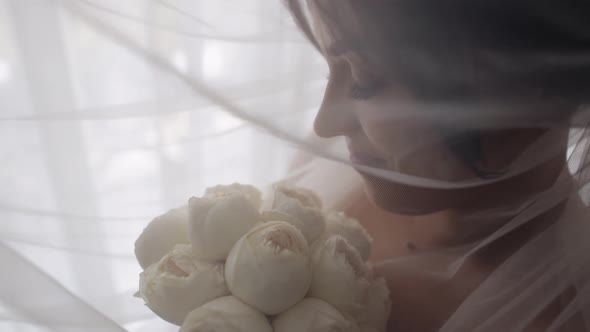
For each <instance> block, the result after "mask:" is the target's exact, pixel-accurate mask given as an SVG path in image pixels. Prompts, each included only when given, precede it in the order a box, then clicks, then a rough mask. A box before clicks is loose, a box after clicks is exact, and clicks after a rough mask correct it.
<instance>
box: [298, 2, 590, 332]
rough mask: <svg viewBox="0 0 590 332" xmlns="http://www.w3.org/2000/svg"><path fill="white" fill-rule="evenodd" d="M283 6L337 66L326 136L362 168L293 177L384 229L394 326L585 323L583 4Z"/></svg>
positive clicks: (562, 326) (380, 240)
mask: <svg viewBox="0 0 590 332" xmlns="http://www.w3.org/2000/svg"><path fill="white" fill-rule="evenodd" d="M287 4H288V7H289V9H290V11H291V13H292V14H293V16H294V18H295V20H296V22H297V23H298V25H299V27H300V28H301V29H302V31H303V32H304V33H305V34H306V35H307V37H308V39H309V40H310V41H311V42H312V43H313V44H314V46H315V47H316V48H317V50H318V51H319V52H320V53H321V54H322V55H323V57H324V58H325V60H326V62H327V63H328V65H329V68H330V75H329V80H328V85H327V88H326V91H325V93H324V99H323V102H322V104H321V107H320V109H319V111H318V114H317V116H316V119H315V126H314V129H315V132H316V134H317V135H318V136H320V137H322V138H333V137H340V136H343V137H345V139H346V143H347V147H348V150H349V152H350V165H351V166H352V167H346V166H342V165H338V164H335V163H330V162H326V161H319V160H317V159H313V158H311V159H309V160H307V161H306V162H302V163H300V164H299V165H298V166H299V167H308V168H307V169H313V170H314V171H313V172H308V173H307V174H305V175H303V176H302V177H299V178H298V182H299V183H300V184H302V185H306V186H310V187H312V188H313V189H315V190H318V191H320V192H322V191H323V194H324V196H325V197H336V195H337V196H338V197H342V199H334V200H333V201H330V204H331V205H333V206H334V207H340V208H343V209H346V210H347V211H348V213H349V214H351V215H353V216H355V217H357V218H359V219H360V220H361V222H362V223H363V224H365V225H366V227H367V228H368V229H369V230H370V231H371V233H372V234H373V236H374V240H375V248H374V252H373V260H374V262H375V268H376V273H378V274H380V275H383V276H385V277H386V279H387V280H388V283H389V287H390V290H391V298H392V302H393V308H392V311H391V316H390V322H389V327H388V330H389V331H395V332H404V331H411V332H427V331H493V332H496V331H588V330H590V284H589V283H588V280H589V279H590V257H589V256H588V255H589V254H588V253H590V251H589V249H590V246H589V245H588V241H587V240H586V236H587V234H590V225H589V220H588V211H587V208H586V203H587V202H588V191H587V188H586V187H585V184H586V182H587V178H588V175H587V174H586V173H587V171H586V170H587V167H588V164H587V162H588V161H587V159H588V158H587V157H588V156H587V149H588V147H587V142H588V140H587V135H588V133H587V130H586V126H587V123H588V119H587V114H586V113H587V112H586V110H585V108H584V106H583V105H584V103H585V102H586V101H587V96H588V92H589V91H587V90H588V86H590V85H589V83H590V62H589V61H588V60H589V59H588V55H587V54H588V53H587V51H588V47H589V46H590V44H589V42H590V39H589V38H590V34H589V33H590V24H589V23H588V22H590V21H588V20H587V14H588V13H590V12H589V10H590V5H589V4H588V3H586V2H583V1H575V0H574V1H566V2H563V1H541V2H539V1H521V0H519V1H512V2H506V1H495V2H491V1H463V0H458V1H451V2H448V1H427V0H417V1H416V0H414V1H403V0H402V1H377V0H366V1H348V0H342V1H334V0H308V1H307V2H300V1H297V0H289V1H287ZM306 163H307V164H306ZM310 165H311V167H310ZM352 169H355V170H356V172H353V171H351V170H352ZM355 173H358V174H359V175H360V177H359V176H358V175H356V174H355ZM343 179H345V180H346V179H348V181H343ZM318 180H320V181H318ZM332 183H333V184H334V185H332ZM327 184H329V186H328V185H327ZM328 187H329V188H328ZM363 189H364V190H363Z"/></svg>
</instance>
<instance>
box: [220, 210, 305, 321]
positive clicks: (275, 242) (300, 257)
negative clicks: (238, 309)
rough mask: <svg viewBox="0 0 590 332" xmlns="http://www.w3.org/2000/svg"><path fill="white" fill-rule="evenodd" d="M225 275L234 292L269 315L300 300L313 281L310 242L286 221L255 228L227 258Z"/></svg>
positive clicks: (273, 222)
mask: <svg viewBox="0 0 590 332" xmlns="http://www.w3.org/2000/svg"><path fill="white" fill-rule="evenodd" d="M225 278H226V280H227V285H228V288H229V289H230V291H231V292H232V294H234V295H235V296H236V297H238V298H240V299H241V300H242V301H244V302H246V303H248V304H249V305H251V306H253V307H254V308H257V309H258V310H260V311H262V312H263V313H265V314H267V315H275V314H278V313H280V312H282V311H284V310H286V309H288V308H290V307H291V306H293V305H294V304H295V303H297V302H298V301H300V300H301V299H302V298H303V297H304V296H305V294H306V293H307V290H308V289H309V283H310V282H311V264H310V260H309V249H308V247H307V242H306V241H305V238H304V237H303V235H302V234H301V232H300V231H299V230H298V229H297V228H295V226H293V225H290V224H288V223H286V222H283V221H270V222H267V223H264V224H260V225H259V226H257V227H255V228H254V229H252V230H251V231H250V232H248V233H247V234H246V235H245V236H244V237H242V238H241V239H240V241H238V243H236V245H235V246H234V247H233V249H232V251H231V252H230V254H229V256H228V257H227V261H226V270H225Z"/></svg>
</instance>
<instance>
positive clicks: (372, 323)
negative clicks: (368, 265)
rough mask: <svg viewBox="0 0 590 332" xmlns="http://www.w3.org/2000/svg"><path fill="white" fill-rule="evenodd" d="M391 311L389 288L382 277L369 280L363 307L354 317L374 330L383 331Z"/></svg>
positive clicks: (385, 328)
mask: <svg viewBox="0 0 590 332" xmlns="http://www.w3.org/2000/svg"><path fill="white" fill-rule="evenodd" d="M390 312H391V299H390V297H389V288H388V287H387V282H386V281H385V279H383V278H379V279H375V280H373V281H372V282H371V285H370V286H369V290H368V296H367V300H366V303H365V305H364V308H363V309H362V311H361V312H360V313H359V314H358V315H357V316H356V319H357V321H358V322H359V323H361V324H362V325H363V326H366V329H368V327H372V328H373V329H374V330H375V331H379V332H385V331H386V330H387V321H388V320H389V314H390Z"/></svg>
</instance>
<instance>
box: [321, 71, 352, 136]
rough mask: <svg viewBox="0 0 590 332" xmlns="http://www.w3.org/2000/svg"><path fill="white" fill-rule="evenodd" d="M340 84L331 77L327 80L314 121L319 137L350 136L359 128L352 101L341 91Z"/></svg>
mask: <svg viewBox="0 0 590 332" xmlns="http://www.w3.org/2000/svg"><path fill="white" fill-rule="evenodd" d="M341 85H342V84H340V83H338V82H334V81H333V80H332V79H330V81H329V82H328V86H327V87H326V91H325V93H324V99H323V100H322V104H321V106H320V109H319V111H318V114H317V115H316V118H315V122H314V131H315V133H316V134H317V135H318V136H320V137H323V138H331V137H336V136H352V135H353V134H354V133H356V132H357V131H358V130H359V129H360V123H359V120H358V118H357V115H356V113H355V111H354V102H353V101H352V100H350V98H349V97H348V96H347V95H346V94H343V93H341V92H342V90H343V89H342V87H341Z"/></svg>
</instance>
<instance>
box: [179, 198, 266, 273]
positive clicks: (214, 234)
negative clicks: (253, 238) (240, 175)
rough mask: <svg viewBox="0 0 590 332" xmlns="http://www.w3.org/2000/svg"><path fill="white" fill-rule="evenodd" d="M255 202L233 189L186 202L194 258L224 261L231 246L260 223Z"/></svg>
mask: <svg viewBox="0 0 590 332" xmlns="http://www.w3.org/2000/svg"><path fill="white" fill-rule="evenodd" d="M257 204H258V203H257V202H253V201H252V200H251V197H250V196H246V195H244V194H242V193H239V192H237V191H236V190H234V189H228V190H227V192H225V193H224V191H223V190H222V189H221V188H218V189H216V190H215V191H214V193H210V194H209V195H205V196H204V197H202V198H198V197H192V198H191V199H190V200H189V234H190V241H191V243H192V245H193V250H194V251H195V254H197V255H198V256H200V257H202V258H203V259H206V260H210V261H221V260H225V258H226V257H227V255H228V254H229V251H230V250H231V248H232V247H233V245H234V244H235V243H236V241H238V240H239V239H240V237H242V235H244V234H246V232H248V231H249V230H250V229H251V228H252V227H253V226H254V225H255V224H256V223H257V222H259V221H260V214H259V213H258V208H257Z"/></svg>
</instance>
